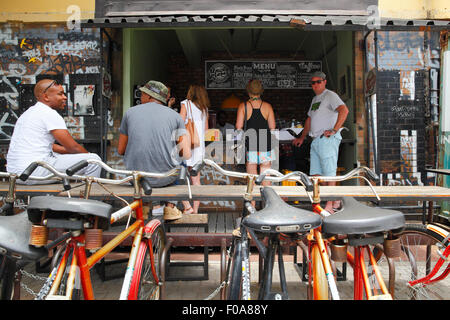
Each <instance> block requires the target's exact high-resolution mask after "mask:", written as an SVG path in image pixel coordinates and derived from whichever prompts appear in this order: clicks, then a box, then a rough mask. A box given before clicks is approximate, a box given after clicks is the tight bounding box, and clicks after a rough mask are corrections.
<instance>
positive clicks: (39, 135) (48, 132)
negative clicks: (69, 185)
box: [6, 79, 101, 184]
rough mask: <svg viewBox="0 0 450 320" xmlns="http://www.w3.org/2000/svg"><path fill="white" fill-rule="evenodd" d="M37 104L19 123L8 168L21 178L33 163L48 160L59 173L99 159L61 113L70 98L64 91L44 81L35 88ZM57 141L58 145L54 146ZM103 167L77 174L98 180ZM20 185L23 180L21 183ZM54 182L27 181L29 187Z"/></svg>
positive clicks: (37, 172)
mask: <svg viewBox="0 0 450 320" xmlns="http://www.w3.org/2000/svg"><path fill="white" fill-rule="evenodd" d="M34 95H35V97H36V99H37V101H38V102H37V103H36V104H35V105H33V106H31V107H30V108H28V110H27V111H25V112H24V113H23V114H22V115H21V116H20V117H19V119H18V120H17V122H16V125H15V127H14V132H13V135H12V137H11V142H10V145H9V150H8V155H7V158H6V162H7V164H6V168H7V171H8V172H12V173H16V174H18V175H20V174H21V173H22V172H23V171H24V170H25V169H26V168H27V167H28V166H29V165H30V163H32V162H33V161H45V162H47V163H49V164H50V165H51V166H53V167H55V169H56V170H58V171H61V172H64V171H65V170H66V169H67V168H68V167H70V166H72V165H73V164H75V163H77V162H79V161H81V160H85V159H97V160H100V157H99V156H98V155H96V154H95V153H88V151H87V150H86V149H85V148H84V147H83V146H81V145H80V144H78V143H77V142H76V141H75V140H74V139H73V138H72V136H71V135H70V133H69V131H68V130H67V127H66V123H65V122H64V118H63V117H62V116H61V115H60V114H58V112H57V111H58V110H64V107H65V105H66V101H67V97H66V95H65V94H64V88H63V87H62V86H61V85H60V84H58V83H57V82H56V81H54V80H50V79H43V80H41V81H39V82H38V83H37V84H36V85H35V87H34ZM55 141H57V142H58V144H57V143H55ZM100 172H101V167H99V166H98V165H96V164H89V165H88V166H87V167H85V168H83V169H81V170H80V171H78V172H77V173H76V174H78V175H89V176H96V177H99V176H100ZM48 174H50V172H49V171H48V170H47V169H44V168H42V167H38V168H37V169H36V170H35V171H34V172H33V173H32V176H41V177H42V176H46V175H48ZM18 182H19V183H21V181H20V180H18ZM51 182H54V181H37V180H35V181H33V180H27V181H26V182H25V183H26V184H42V183H51Z"/></svg>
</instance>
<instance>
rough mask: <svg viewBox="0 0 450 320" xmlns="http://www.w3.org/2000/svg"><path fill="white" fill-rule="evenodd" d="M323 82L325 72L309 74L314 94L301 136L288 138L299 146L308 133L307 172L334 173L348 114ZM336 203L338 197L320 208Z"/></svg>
mask: <svg viewBox="0 0 450 320" xmlns="http://www.w3.org/2000/svg"><path fill="white" fill-rule="evenodd" d="M326 84H327V80H326V75H325V73H323V72H320V71H317V72H314V73H313V74H312V76H311V87H312V89H313V91H314V93H315V94H316V96H315V97H314V98H313V100H312V102H311V106H310V108H309V111H308V118H307V119H306V121H305V125H304V128H303V131H302V134H301V136H300V137H299V138H297V139H294V140H293V141H292V144H293V145H294V146H297V147H300V146H301V145H302V143H303V141H304V140H305V138H306V136H307V135H309V136H311V137H312V139H313V141H312V143H311V156H310V159H311V163H310V171H309V174H310V175H311V176H312V175H322V176H336V170H337V161H338V153H339V145H340V143H341V140H342V137H341V133H340V131H341V128H342V125H343V124H344V122H345V119H347V114H348V108H347V106H346V105H345V103H344V102H343V101H342V100H341V98H340V97H339V96H338V95H337V94H336V93H335V92H333V91H331V90H328V89H326V88H325V85H326ZM327 185H330V186H333V185H336V182H328V183H327ZM339 205H340V201H328V202H327V204H326V206H325V208H324V209H325V210H326V211H328V212H330V213H333V211H336V210H337V208H338V207H339Z"/></svg>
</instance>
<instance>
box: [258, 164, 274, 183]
mask: <svg viewBox="0 0 450 320" xmlns="http://www.w3.org/2000/svg"><path fill="white" fill-rule="evenodd" d="M271 164H272V162H270V161H269V162H264V163H261V164H260V165H259V173H260V174H261V173H263V172H264V171H266V170H267V169H270V166H271ZM271 184H272V183H271V182H270V181H267V180H264V181H263V182H262V185H263V186H270V185H271Z"/></svg>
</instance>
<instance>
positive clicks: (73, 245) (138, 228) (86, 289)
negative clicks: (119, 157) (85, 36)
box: [48, 199, 160, 300]
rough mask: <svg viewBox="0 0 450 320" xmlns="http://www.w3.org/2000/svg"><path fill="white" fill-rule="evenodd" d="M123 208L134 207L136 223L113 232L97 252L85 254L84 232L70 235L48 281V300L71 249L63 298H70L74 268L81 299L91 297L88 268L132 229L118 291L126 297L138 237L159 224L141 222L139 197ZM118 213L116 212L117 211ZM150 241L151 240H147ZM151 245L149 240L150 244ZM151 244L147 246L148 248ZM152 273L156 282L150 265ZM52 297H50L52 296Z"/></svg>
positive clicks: (154, 272) (59, 279) (127, 235)
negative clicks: (53, 278)
mask: <svg viewBox="0 0 450 320" xmlns="http://www.w3.org/2000/svg"><path fill="white" fill-rule="evenodd" d="M123 209H124V208H122V209H121V210H119V211H116V212H115V213H114V214H113V216H112V218H111V222H114V221H117V220H118V218H117V216H120V215H122V214H123V212H125V210H123ZM125 209H128V210H134V211H135V212H136V222H134V223H133V224H132V225H131V226H129V227H128V228H127V229H125V230H124V231H122V232H121V233H119V234H118V235H116V236H115V237H114V238H113V239H111V240H110V241H109V242H108V243H106V244H105V245H104V246H103V247H101V248H100V249H99V250H98V251H96V252H95V253H94V254H92V255H91V256H90V257H89V258H87V257H86V253H85V249H84V243H85V235H84V234H81V235H80V236H78V237H72V238H71V239H70V240H69V242H68V244H67V248H66V250H65V252H64V256H63V260H62V262H61V263H60V266H59V268H58V271H57V274H56V279H55V281H54V282H53V284H52V287H51V289H50V293H49V296H48V299H52V295H54V294H55V292H56V291H57V289H58V288H59V286H60V284H61V279H62V274H63V273H64V270H65V267H66V260H67V257H68V255H69V253H70V252H71V251H73V252H74V259H73V260H72V264H71V267H70V272H69V280H70V282H69V280H68V285H67V291H66V296H65V298H70V297H71V293H72V289H73V286H74V284H73V283H74V281H75V272H77V271H76V270H77V268H79V272H80V278H81V279H80V280H81V285H82V288H83V295H84V297H85V299H87V300H91V299H94V293H93V288H92V283H91V278H90V272H89V271H90V269H91V268H92V267H93V266H94V265H95V264H96V263H97V262H98V261H100V260H101V259H102V258H103V257H105V256H106V255H107V254H108V253H110V252H111V251H112V250H113V249H114V248H116V247H117V246H118V245H120V244H121V243H122V242H123V241H124V240H125V239H126V238H127V237H129V236H130V235H131V234H132V233H133V232H136V234H135V236H134V240H133V245H132V250H131V252H130V258H129V260H128V265H127V269H126V273H125V277H124V282H123V286H122V290H121V294H120V299H127V297H128V293H129V291H130V287H131V277H132V275H133V272H134V268H135V263H136V258H137V253H138V249H139V244H140V243H141V241H142V238H143V237H145V233H146V229H147V228H149V230H148V231H151V229H152V228H155V225H157V224H160V222H159V221H158V220H151V221H150V222H149V223H148V224H147V225H146V226H145V225H144V218H143V211H142V200H141V199H138V200H135V201H133V202H132V203H131V204H130V205H129V206H127V207H125ZM117 213H119V214H117ZM149 241H150V242H151V239H149ZM150 244H151V243H150ZM151 247H152V246H150V248H151ZM150 255H151V260H152V262H153V261H154V257H153V252H152V251H150ZM152 274H153V277H154V278H155V281H156V282H157V283H159V279H158V276H157V273H156V270H155V269H154V267H153V268H152ZM53 297H54V296H53Z"/></svg>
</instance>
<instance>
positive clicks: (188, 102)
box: [187, 100, 194, 120]
mask: <svg viewBox="0 0 450 320" xmlns="http://www.w3.org/2000/svg"><path fill="white" fill-rule="evenodd" d="M187 104H188V106H189V112H190V113H191V117H190V118H189V114H188V118H189V119H191V120H194V117H193V116H192V107H191V101H190V100H187Z"/></svg>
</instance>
